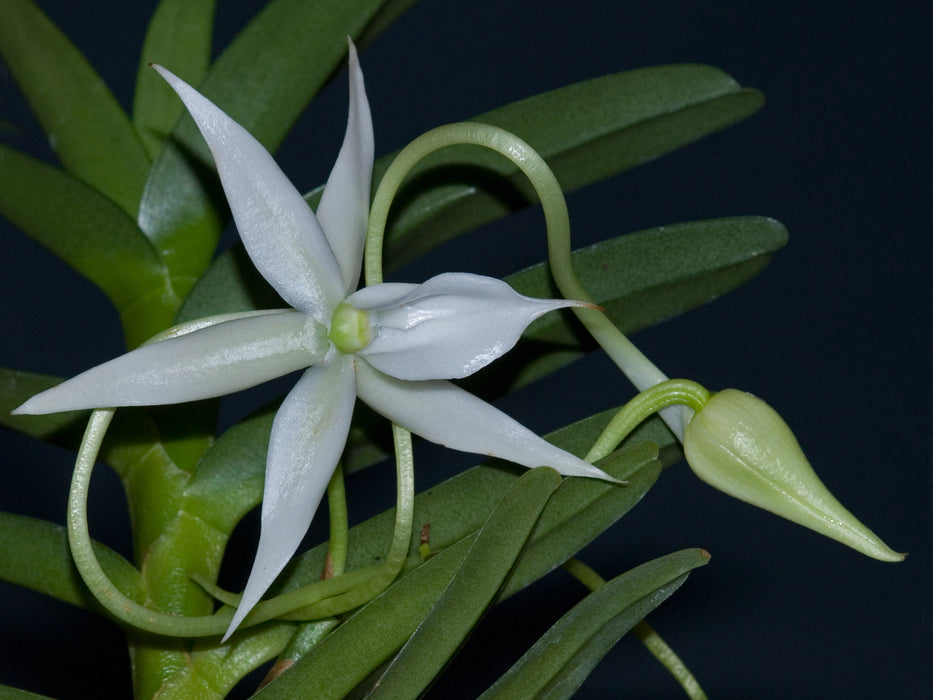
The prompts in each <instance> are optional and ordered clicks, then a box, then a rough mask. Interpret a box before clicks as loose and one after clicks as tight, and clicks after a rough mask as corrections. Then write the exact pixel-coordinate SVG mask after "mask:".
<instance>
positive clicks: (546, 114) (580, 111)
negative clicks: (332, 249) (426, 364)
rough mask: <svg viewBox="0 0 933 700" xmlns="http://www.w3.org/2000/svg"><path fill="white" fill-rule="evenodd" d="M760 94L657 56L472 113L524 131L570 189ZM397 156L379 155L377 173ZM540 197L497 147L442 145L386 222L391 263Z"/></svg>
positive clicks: (713, 126)
mask: <svg viewBox="0 0 933 700" xmlns="http://www.w3.org/2000/svg"><path fill="white" fill-rule="evenodd" d="M763 101H764V98H763V97H762V95H761V93H760V92H758V91H757V90H751V89H747V88H742V87H740V86H739V85H738V84H737V83H736V82H735V80H733V79H732V78H731V77H730V76H729V75H727V74H725V73H723V72H722V71H720V70H717V69H715V68H711V67H709V66H701V65H670V66H655V67H651V68H641V69H638V70H633V71H627V72H624V73H617V74H615V75H609V76H605V77H602V78H596V79H594V80H589V81H586V82H582V83H577V84H574V85H570V86H568V87H564V88H561V89H558V90H553V91H551V92H547V93H544V94H541V95H537V96H535V97H530V98H528V99H525V100H521V101H520V102H515V103H513V104H510V105H506V106H505V107H501V108H499V109H496V110H493V111H491V112H486V113H485V114H481V115H479V116H477V117H474V118H473V119H472V120H471V121H478V122H484V123H486V124H492V125H494V126H500V127H502V128H504V129H506V130H507V131H511V132H512V133H514V134H516V135H517V136H520V137H521V138H522V139H524V140H525V141H527V142H528V143H529V144H530V145H531V146H532V147H533V148H534V149H535V150H536V151H538V153H540V154H541V156H543V157H544V159H545V160H547V162H548V165H550V167H551V169H552V170H553V171H554V174H555V175H556V176H557V179H558V180H559V182H560V184H561V187H562V189H563V190H564V191H565V192H570V191H572V190H575V189H577V188H578V187H582V186H583V185H586V184H589V183H591V182H596V181H598V180H602V179H604V178H607V177H609V176H611V175H615V174H617V173H620V172H623V171H625V170H628V169H630V168H633V167H635V166H637V165H641V164H642V163H645V162H648V161H650V160H652V159H654V158H657V157H658V156H661V155H663V154H665V153H668V152H670V151H673V150H675V149H677V148H680V147H681V146H684V145H686V144H688V143H691V142H692V141H696V140H697V139H700V138H702V137H703V136H706V135H708V134H710V133H712V132H714V131H718V130H719V129H722V128H724V127H726V126H729V125H731V124H734V123H735V122H738V121H741V120H742V119H745V118H746V117H748V116H749V115H751V114H752V113H754V112H755V111H757V110H758V109H759V108H760V107H761V105H762V104H763ZM394 157H395V156H394V154H393V155H389V156H386V157H384V158H380V159H379V160H378V161H377V163H376V169H375V173H374V179H375V181H376V182H378V181H379V180H380V179H381V177H382V174H383V173H384V172H385V170H386V169H387V168H388V166H389V164H390V163H391V162H392V160H394ZM536 203H537V197H536V196H535V194H534V192H533V190H532V189H531V187H530V185H529V184H528V182H527V180H526V179H525V176H524V175H522V174H521V173H520V172H519V171H518V170H517V168H516V167H515V166H514V165H512V163H511V162H509V161H507V160H506V159H505V158H503V157H502V156H500V155H499V154H497V153H494V152H492V151H489V150H486V149H481V148H476V147H469V146H458V147H451V148H446V149H443V150H442V151H439V152H437V153H434V154H432V155H430V156H429V157H427V158H425V159H424V160H423V161H422V162H421V163H419V165H418V166H417V167H416V168H414V169H413V171H412V173H411V175H410V176H409V180H408V184H407V185H406V186H403V187H402V189H401V190H400V192H399V195H398V197H397V199H396V202H395V205H394V207H393V209H392V214H391V217H390V218H391V221H390V224H389V228H388V230H387V232H386V240H385V263H384V264H385V267H386V269H392V268H395V267H398V266H400V265H402V264H403V263H406V262H408V261H410V260H413V259H415V258H417V257H418V256H420V255H422V254H423V253H425V252H426V251H428V250H430V249H432V248H434V247H435V246H437V245H438V244H440V243H442V242H444V241H446V240H449V239H451V238H453V237H455V236H457V235H459V234H461V233H463V232H465V231H469V230H471V229H473V228H476V227H477V226H479V225H481V224H484V223H488V222H490V221H493V220H495V219H498V218H501V217H503V216H505V215H506V214H509V213H512V212H514V211H516V210H518V209H521V208H524V207H526V206H528V205H529V204H536Z"/></svg>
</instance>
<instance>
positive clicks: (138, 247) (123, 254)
mask: <svg viewBox="0 0 933 700" xmlns="http://www.w3.org/2000/svg"><path fill="white" fill-rule="evenodd" d="M0 213H2V214H3V216H5V217H6V218H7V219H9V220H10V221H11V222H12V223H13V224H15V225H16V226H18V227H19V228H20V229H22V230H23V232H25V233H26V234H27V235H29V236H30V237H31V238H33V239H34V240H36V241H38V242H39V243H41V244H42V245H43V246H45V247H46V248H48V249H49V250H51V251H52V252H53V253H55V254H56V255H57V256H58V257H60V258H61V259H62V260H64V261H65V262H66V263H68V264H69V265H70V266H71V267H73V268H74V269H75V270H77V271H78V272H79V273H81V274H82V275H84V276H85V277H87V278H88V279H89V280H90V281H91V282H93V283H94V284H96V285H97V286H98V287H100V288H101V289H102V290H103V291H104V293H106V294H107V296H108V297H109V298H110V300H111V301H112V302H113V304H114V306H116V308H117V310H118V311H119V312H120V316H121V319H122V321H123V324H124V332H125V333H126V337H127V342H128V344H129V345H131V346H133V345H138V344H139V343H141V342H142V341H144V340H145V339H147V338H149V337H150V336H152V335H153V334H155V333H156V332H158V331H160V330H162V329H164V328H167V327H168V326H170V325H171V323H172V318H173V316H174V314H175V310H176V309H177V307H178V305H179V303H180V299H181V297H180V296H179V295H178V294H176V293H175V292H174V290H173V283H174V282H175V281H174V280H171V279H170V278H169V276H168V271H167V269H166V267H165V265H164V264H163V263H162V261H161V260H160V259H159V256H158V254H157V253H156V252H155V250H154V249H153V248H152V245H151V244H150V243H149V241H148V240H147V239H146V237H145V236H144V235H143V234H142V232H140V230H139V229H138V228H137V227H136V225H135V223H133V219H132V218H130V217H129V216H127V214H126V213H125V212H124V211H122V210H121V209H120V208H119V207H117V206H116V205H115V204H114V203H113V202H112V201H110V200H109V199H107V198H106V197H104V196H103V195H101V194H100V193H99V192H97V191H96V190H94V189H93V188H92V187H89V186H88V185H86V184H84V183H83V182H81V181H80V180H78V179H76V178H74V177H72V176H70V175H68V174H67V173H64V172H62V171H61V170H58V169H57V168H53V167H51V166H49V165H46V164H44V163H42V162H40V161H38V160H35V159H34V158H30V157H29V156H26V155H23V154H22V153H19V152H17V151H15V150H13V149H11V148H8V147H6V146H2V145H0Z"/></svg>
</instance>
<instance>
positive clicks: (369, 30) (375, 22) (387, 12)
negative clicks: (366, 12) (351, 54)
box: [355, 0, 418, 49]
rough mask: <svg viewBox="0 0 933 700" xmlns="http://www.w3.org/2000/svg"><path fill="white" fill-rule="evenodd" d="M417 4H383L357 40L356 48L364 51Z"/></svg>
mask: <svg viewBox="0 0 933 700" xmlns="http://www.w3.org/2000/svg"><path fill="white" fill-rule="evenodd" d="M416 2H418V0H387V1H386V2H383V3H382V6H381V7H380V8H379V11H378V12H376V13H375V14H374V15H373V16H372V18H371V19H370V21H369V24H367V25H366V29H365V30H364V31H362V32H361V33H360V34H359V36H358V37H357V38H356V41H355V43H356V47H357V48H358V49H362V48H365V47H366V46H369V44H370V43H372V41H373V40H374V39H375V38H376V37H377V36H379V35H380V34H382V32H384V31H385V30H386V29H388V28H389V27H390V26H391V24H392V23H393V22H394V21H395V20H397V19H398V18H399V17H400V16H401V15H402V14H403V13H405V12H406V11H407V10H408V9H409V8H410V7H411V6H412V5H414V4H415V3H416Z"/></svg>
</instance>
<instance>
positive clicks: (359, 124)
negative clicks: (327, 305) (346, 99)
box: [317, 39, 375, 296]
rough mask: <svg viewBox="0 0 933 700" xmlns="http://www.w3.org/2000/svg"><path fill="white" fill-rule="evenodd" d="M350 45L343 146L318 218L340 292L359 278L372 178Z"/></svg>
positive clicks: (361, 92) (362, 93)
mask: <svg viewBox="0 0 933 700" xmlns="http://www.w3.org/2000/svg"><path fill="white" fill-rule="evenodd" d="M347 43H348V44H349V46H350V114H349V117H348V118H347V131H346V134H345V136H344V137H343V145H342V146H341V147H340V153H339V154H338V156H337V162H336V163H335V164H334V169H333V170H331V173H330V177H329V178H328V179H327V185H326V187H325V188H324V194H323V195H321V203H320V204H319V205H318V208H317V218H318V221H320V222H321V227H322V228H323V229H324V234H325V235H326V236H327V240H328V242H329V243H330V247H331V250H333V251H334V256H335V257H336V258H337V262H338V263H339V264H340V273H341V275H342V277H343V291H344V296H346V295H347V294H349V293H350V292H352V291H353V290H354V289H356V285H357V284H358V283H359V281H360V265H361V263H362V261H363V243H364V241H365V239H366V226H367V223H368V221H369V195H370V188H371V187H372V179H373V157H374V154H375V145H374V141H373V120H372V115H371V114H370V111H369V101H368V100H367V99H366V86H365V85H364V84H363V71H362V70H360V62H359V59H358V58H357V55H356V47H355V46H354V45H353V42H352V41H350V40H349V39H348V40H347Z"/></svg>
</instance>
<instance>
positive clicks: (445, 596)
mask: <svg viewBox="0 0 933 700" xmlns="http://www.w3.org/2000/svg"><path fill="white" fill-rule="evenodd" d="M560 482H561V479H560V475H559V474H558V473H557V472H555V471H554V470H553V469H550V468H548V467H542V468H539V469H533V470H531V471H528V472H526V473H525V474H523V475H522V476H521V477H520V478H519V479H518V480H517V481H516V482H515V483H514V484H512V486H511V487H510V488H509V490H508V491H507V492H506V493H505V495H504V496H503V497H502V500H501V501H499V503H498V504H496V507H495V508H494V509H493V511H492V513H490V515H489V518H488V519H487V520H486V522H485V523H484V524H483V526H482V528H480V530H479V532H478V533H477V535H476V537H475V538H474V539H473V542H472V544H471V545H470V549H469V551H467V553H466V554H465V556H464V557H463V561H462V562H461V564H460V566H459V568H458V569H457V572H456V573H455V574H454V575H453V577H452V578H451V579H450V583H448V584H447V586H446V587H445V588H444V592H443V593H442V594H441V596H440V597H439V598H438V599H437V601H436V602H435V604H434V605H433V606H431V610H430V612H429V613H428V614H427V615H426V616H425V618H424V619H423V620H422V621H421V624H419V625H418V628H417V629H416V630H415V631H414V633H413V634H412V635H411V636H410V637H409V638H408V641H406V642H405V644H404V646H403V647H402V649H401V650H400V651H399V653H398V654H396V656H395V658H394V659H392V662H391V663H390V664H389V666H388V668H386V669H385V671H384V672H383V673H382V674H380V676H379V678H378V679H377V680H376V681H375V683H373V686H372V688H371V690H370V692H369V694H368V696H367V697H370V698H399V697H417V696H419V695H420V694H421V693H422V692H423V691H424V690H425V689H426V688H427V686H428V685H429V684H430V683H431V681H432V680H433V679H434V676H435V675H436V674H437V673H438V672H440V670H441V669H442V668H443V667H444V666H445V665H446V664H447V662H448V660H449V659H450V658H451V657H452V656H453V654H454V653H456V651H457V649H459V647H460V645H461V644H462V643H463V641H464V640H465V639H466V638H467V636H468V635H469V634H470V632H471V631H472V629H473V628H474V627H475V626H476V624H477V623H478V622H479V619H480V618H481V617H482V615H483V613H485V612H486V609H487V608H488V607H489V606H490V605H492V603H493V602H494V600H495V598H496V594H497V593H498V591H499V589H500V587H501V586H502V584H503V582H504V581H505V578H506V576H508V574H509V572H510V571H511V570H512V567H513V566H514V565H515V560H516V559H517V558H518V556H519V555H520V554H521V551H522V548H523V547H524V546H525V542H526V541H527V540H528V536H529V535H530V534H531V531H532V529H533V528H534V526H535V523H536V522H537V520H538V516H539V515H540V514H541V510H542V509H543V508H544V506H545V504H546V503H547V501H548V499H549V498H550V497H551V494H552V493H553V492H554V490H555V489H556V488H557V487H558V486H559V485H560Z"/></svg>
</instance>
